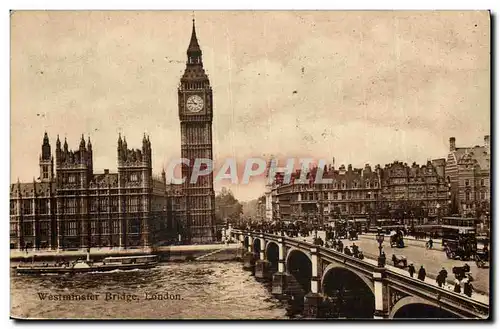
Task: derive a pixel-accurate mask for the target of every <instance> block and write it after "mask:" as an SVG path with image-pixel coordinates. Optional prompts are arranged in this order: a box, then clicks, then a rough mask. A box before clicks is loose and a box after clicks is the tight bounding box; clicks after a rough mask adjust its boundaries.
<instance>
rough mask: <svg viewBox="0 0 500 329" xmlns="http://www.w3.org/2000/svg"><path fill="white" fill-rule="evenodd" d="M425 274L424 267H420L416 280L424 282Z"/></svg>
mask: <svg viewBox="0 0 500 329" xmlns="http://www.w3.org/2000/svg"><path fill="white" fill-rule="evenodd" d="M426 274H427V273H426V272H425V269H424V265H420V270H418V279H419V280H422V281H425V275H426Z"/></svg>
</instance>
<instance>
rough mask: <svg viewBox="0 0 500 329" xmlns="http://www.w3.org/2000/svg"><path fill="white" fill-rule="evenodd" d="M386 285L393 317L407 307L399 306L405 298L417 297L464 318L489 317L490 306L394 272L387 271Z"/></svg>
mask: <svg viewBox="0 0 500 329" xmlns="http://www.w3.org/2000/svg"><path fill="white" fill-rule="evenodd" d="M385 284H386V285H387V286H388V288H389V295H390V296H391V297H390V304H391V305H390V309H391V315H392V316H394V315H395V313H396V312H397V311H398V310H399V309H400V308H401V307H403V306H405V302H404V301H403V302H402V303H399V304H398V302H400V301H402V300H403V299H404V298H405V297H413V298H415V297H417V298H419V299H421V300H423V301H425V302H426V303H431V304H432V305H434V306H436V307H438V308H440V309H444V310H446V311H448V312H450V313H453V314H456V315H457V316H460V317H463V318H480V319H482V318H484V319H486V318H488V315H489V305H487V304H485V303H482V302H479V301H476V300H474V299H472V298H469V297H466V296H465V295H460V294H457V293H455V292H453V291H449V290H445V289H443V288H439V287H437V286H433V285H431V284H429V283H426V282H423V281H421V280H418V279H414V278H411V277H407V276H404V275H401V274H399V273H396V272H393V271H389V270H388V271H386V276H385ZM413 300H414V299H413Z"/></svg>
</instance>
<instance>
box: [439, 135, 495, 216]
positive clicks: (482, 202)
mask: <svg viewBox="0 0 500 329" xmlns="http://www.w3.org/2000/svg"><path fill="white" fill-rule="evenodd" d="M490 161H491V153H490V136H489V135H487V136H485V137H484V145H483V146H479V145H476V146H473V147H456V139H455V137H451V138H450V152H449V153H448V158H447V161H446V177H447V179H448V180H449V181H450V184H451V198H452V205H453V208H454V209H453V212H454V213H459V214H461V215H465V216H467V215H468V216H470V215H471V214H472V215H479V216H481V215H485V216H489V211H490Z"/></svg>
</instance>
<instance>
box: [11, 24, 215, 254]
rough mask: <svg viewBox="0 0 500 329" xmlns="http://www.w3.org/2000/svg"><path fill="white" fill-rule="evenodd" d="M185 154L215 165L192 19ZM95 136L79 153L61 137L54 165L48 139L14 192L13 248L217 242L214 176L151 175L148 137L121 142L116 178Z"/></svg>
mask: <svg viewBox="0 0 500 329" xmlns="http://www.w3.org/2000/svg"><path fill="white" fill-rule="evenodd" d="M178 100H179V102H178V108H179V119H180V125H181V155H182V157H183V158H187V159H190V161H191V163H193V162H194V159H196V158H209V159H213V154H212V117H213V112H212V89H211V87H210V82H209V79H208V76H207V75H206V74H205V71H204V69H203V62H202V52H201V49H200V46H199V44H198V40H197V36H196V30H195V25H194V20H193V28H192V33H191V39H190V43H189V46H188V49H187V62H186V69H185V72H184V75H183V76H182V78H181V81H180V86H179V89H178ZM92 152H93V148H92V142H91V140H90V138H89V139H88V140H87V141H85V139H84V136H83V135H82V137H81V140H80V143H79V145H78V147H77V148H75V149H70V148H69V146H68V142H67V140H66V139H65V140H64V143H63V145H61V140H60V139H59V136H57V140H56V148H55V161H54V157H53V155H52V147H51V143H50V141H49V136H48V134H47V133H45V135H44V136H43V141H42V145H41V154H40V158H39V167H40V173H39V178H38V179H33V181H32V182H19V181H17V182H15V183H13V184H11V186H10V248H11V249H18V250H28V249H30V250H31V249H57V250H68V249H82V248H100V247H115V248H149V247H152V246H158V245H164V244H170V243H173V242H174V241H176V242H179V240H180V242H181V243H209V242H213V241H214V239H215V236H216V234H215V204H214V203H215V202H214V198H215V195H214V190H213V178H212V176H210V177H205V178H204V179H199V180H198V181H197V182H196V183H195V184H189V181H190V171H189V167H183V169H182V173H183V176H184V177H186V178H187V179H186V180H185V181H186V183H185V184H184V185H170V184H167V182H166V175H165V172H164V170H162V173H161V175H158V176H155V175H153V168H152V146H151V142H150V139H149V136H146V135H144V136H143V139H142V146H141V148H137V149H134V148H129V146H128V144H127V141H126V138H125V136H123V137H122V136H121V135H120V136H118V141H117V155H116V156H117V164H118V167H117V172H110V171H109V170H107V169H105V170H104V172H103V173H95V172H94V170H93V153H92Z"/></svg>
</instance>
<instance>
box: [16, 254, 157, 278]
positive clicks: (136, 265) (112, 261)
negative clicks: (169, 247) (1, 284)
mask: <svg viewBox="0 0 500 329" xmlns="http://www.w3.org/2000/svg"><path fill="white" fill-rule="evenodd" d="M157 264H158V260H157V258H156V255H146V256H123V257H106V258H104V259H103V260H102V262H92V261H90V259H89V257H87V260H77V261H74V262H71V263H70V262H64V263H57V264H42V265H40V264H37V265H35V264H31V265H18V266H17V267H16V273H19V274H66V273H70V274H73V273H88V272H110V271H115V270H135V269H148V268H153V267H155V266H156V265H157Z"/></svg>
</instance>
